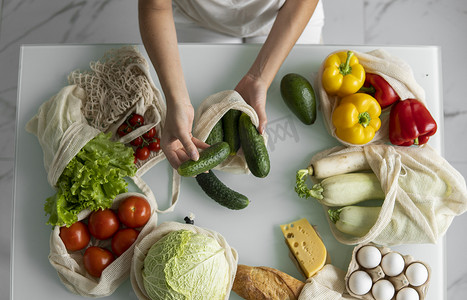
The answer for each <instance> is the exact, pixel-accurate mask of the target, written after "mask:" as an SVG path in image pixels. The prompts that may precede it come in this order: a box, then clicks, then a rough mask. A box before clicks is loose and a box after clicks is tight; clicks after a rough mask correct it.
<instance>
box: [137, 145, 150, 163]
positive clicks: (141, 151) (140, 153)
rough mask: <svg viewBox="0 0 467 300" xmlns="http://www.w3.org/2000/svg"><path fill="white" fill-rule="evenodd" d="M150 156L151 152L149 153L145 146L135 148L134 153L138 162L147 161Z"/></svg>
mask: <svg viewBox="0 0 467 300" xmlns="http://www.w3.org/2000/svg"><path fill="white" fill-rule="evenodd" d="M150 154H151V152H150V151H149V149H148V147H146V146H144V147H139V148H136V151H135V156H136V158H137V159H139V160H146V159H148V158H149V155H150Z"/></svg>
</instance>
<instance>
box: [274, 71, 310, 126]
mask: <svg viewBox="0 0 467 300" xmlns="http://www.w3.org/2000/svg"><path fill="white" fill-rule="evenodd" d="M280 90H281V96H282V99H283V100H284V102H285V104H286V105H287V107H288V108H289V109H290V110H291V111H292V112H293V113H294V114H295V115H296V116H297V118H298V119H299V120H300V121H302V122H303V123H304V124H306V125H311V124H313V123H314V122H315V121H316V96H315V91H314V90H313V87H312V85H311V84H310V82H309V81H308V80H307V79H306V78H305V77H303V76H302V75H299V74H296V73H289V74H287V75H285V76H284V77H282V80H281V83H280Z"/></svg>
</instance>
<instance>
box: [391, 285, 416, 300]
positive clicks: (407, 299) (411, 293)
mask: <svg viewBox="0 0 467 300" xmlns="http://www.w3.org/2000/svg"><path fill="white" fill-rule="evenodd" d="M396 300H420V296H419V295H418V293H417V291H416V290H414V289H413V288H411V287H405V288H403V289H402V290H400V291H398V292H397V295H396Z"/></svg>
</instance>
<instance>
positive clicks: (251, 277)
mask: <svg viewBox="0 0 467 300" xmlns="http://www.w3.org/2000/svg"><path fill="white" fill-rule="evenodd" d="M304 285H305V283H304V282H302V281H300V280H298V279H296V278H294V277H292V276H290V275H288V274H286V273H284V272H281V271H279V270H276V269H273V268H269V267H250V266H246V265H238V266H237V274H236V276H235V280H234V283H233V287H232V290H233V291H234V292H235V293H236V294H237V295H239V296H240V297H242V298H244V299H246V300H296V299H298V296H299V295H300V292H301V291H302V288H303V286H304Z"/></svg>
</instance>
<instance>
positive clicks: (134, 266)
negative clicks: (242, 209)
mask: <svg viewBox="0 0 467 300" xmlns="http://www.w3.org/2000/svg"><path fill="white" fill-rule="evenodd" d="M181 229H184V230H190V231H192V232H194V233H199V234H204V235H206V236H209V237H212V238H214V239H215V240H216V241H217V242H218V243H219V245H220V246H221V247H222V248H224V250H225V251H224V255H225V257H226V259H227V262H228V264H229V267H230V282H229V286H228V290H227V293H226V296H225V299H228V298H229V294H230V290H231V289H232V285H233V282H234V278H235V274H236V271H237V263H238V254H237V251H236V250H235V249H234V248H231V247H230V246H229V244H228V243H227V241H226V240H225V239H224V237H223V236H222V235H221V234H219V233H218V232H215V231H212V230H209V229H204V228H201V227H198V226H195V225H191V224H181V223H178V222H165V223H162V224H160V225H159V226H157V228H156V229H154V230H153V231H152V232H150V233H149V234H147V235H146V236H145V237H144V238H143V239H142V240H139V241H137V242H136V246H135V249H134V255H133V260H132V262H131V273H130V280H131V285H132V287H133V290H134V292H135V293H136V296H137V297H138V299H140V300H150V298H149V297H148V295H147V293H146V291H145V288H144V282H143V276H142V269H143V266H144V259H145V258H146V254H147V253H148V251H149V249H150V248H151V247H152V245H154V243H155V242H157V241H158V240H160V239H161V238H162V237H164V236H165V235H167V234H169V233H170V232H172V231H176V230H181Z"/></svg>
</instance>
